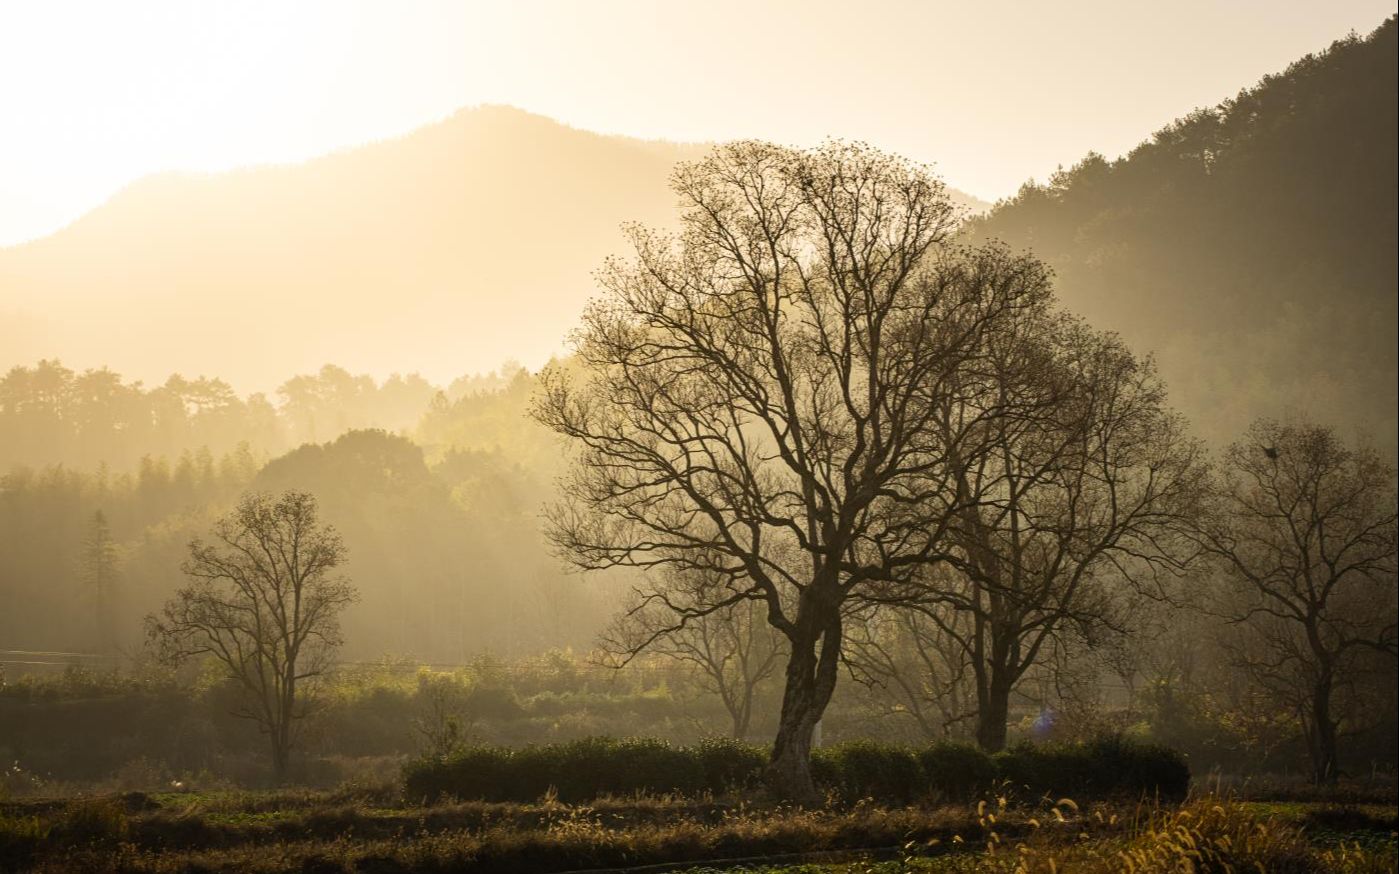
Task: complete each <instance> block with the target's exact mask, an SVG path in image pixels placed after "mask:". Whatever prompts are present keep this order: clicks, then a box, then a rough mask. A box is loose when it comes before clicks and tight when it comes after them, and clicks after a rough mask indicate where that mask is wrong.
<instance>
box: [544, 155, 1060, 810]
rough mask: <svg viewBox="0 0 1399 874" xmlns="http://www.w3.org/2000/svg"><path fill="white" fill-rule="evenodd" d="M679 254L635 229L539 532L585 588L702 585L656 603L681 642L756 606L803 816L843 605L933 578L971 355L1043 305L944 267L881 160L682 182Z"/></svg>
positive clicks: (937, 240) (1011, 278) (988, 265)
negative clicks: (955, 412) (779, 673)
mask: <svg viewBox="0 0 1399 874" xmlns="http://www.w3.org/2000/svg"><path fill="white" fill-rule="evenodd" d="M673 187H674V190H675V192H676V194H677V195H678V196H679V198H680V200H681V203H682V212H681V225H682V230H681V232H680V233H679V235H678V237H670V236H665V235H660V234H656V233H652V232H648V231H646V230H644V229H641V228H633V229H631V238H632V242H633V244H634V247H635V250H636V257H635V259H634V260H631V261H618V260H612V261H609V262H608V264H607V265H606V266H605V268H604V269H603V270H602V271H601V276H600V280H601V285H602V286H603V288H604V290H605V294H604V295H603V296H602V297H601V298H600V299H598V300H596V301H595V302H593V303H592V304H591V305H590V306H589V307H588V309H587V310H586V313H585V315H584V317H583V323H582V327H581V329H580V330H579V331H578V332H577V335H576V347H577V351H578V356H579V358H580V360H581V361H582V363H583V365H584V367H585V368H586V371H587V374H588V375H587V376H586V378H583V379H579V380H572V379H569V378H568V375H567V374H566V373H565V372H563V371H561V370H556V371H553V372H549V373H546V374H545V375H544V377H543V379H542V392H541V394H540V396H539V397H538V399H537V402H536V409H535V415H536V417H537V418H538V420H539V421H541V422H542V423H544V424H545V425H546V426H548V427H550V428H551V429H553V430H554V431H556V432H557V433H559V434H561V435H563V436H564V437H566V438H569V440H570V442H571V444H572V445H573V446H574V447H575V448H576V450H577V455H576V458H575V459H574V461H575V464H574V466H573V472H572V474H571V476H570V478H569V479H568V480H566V482H565V484H564V486H565V488H564V492H565V498H564V499H563V500H562V502H561V503H560V504H559V505H558V506H556V507H555V508H553V510H552V512H551V525H550V534H551V536H552V538H553V540H554V542H555V543H556V544H557V545H558V546H559V547H560V550H561V552H562V553H563V554H564V555H566V556H567V557H568V558H569V559H570V560H571V561H573V562H574V563H576V564H577V565H578V566H580V567H582V568H585V569H597V568H610V567H618V566H625V567H639V568H643V569H648V570H661V571H663V570H667V569H672V570H673V569H678V570H681V571H694V572H698V573H701V574H703V575H705V576H706V578H708V579H712V580H713V581H714V583H713V584H712V585H709V586H705V587H701V588H699V589H694V588H690V587H686V588H684V589H682V590H679V591H677V590H673V589H671V588H669V587H668V586H667V585H666V581H667V580H668V579H672V577H671V576H670V575H669V574H666V573H653V574H650V575H648V576H649V578H650V579H651V580H652V585H653V589H652V591H651V592H650V593H649V598H650V600H651V601H652V602H653V603H655V604H658V605H661V606H662V607H663V608H664V609H665V610H667V611H669V612H670V613H671V615H672V616H673V617H674V623H675V625H676V626H680V625H683V624H684V623H686V622H688V621H691V620H693V619H695V618H698V617H701V616H705V615H707V614H710V613H713V612H717V611H721V610H725V609H728V608H730V607H732V606H733V605H735V604H740V603H742V602H746V601H757V602H759V603H760V604H762V606H763V608H764V610H765V611H766V616H767V621H768V622H769V623H770V624H771V625H772V626H773V627H774V628H776V629H777V630H778V631H779V632H780V633H781V634H782V635H783V636H784V637H785V638H786V642H787V649H788V652H789V659H788V662H787V666H786V672H785V676H784V690H783V698H782V709H781V716H780V721H779V727H778V730H777V735H776V738H775V742H774V745H773V750H772V759H771V763H770V766H769V772H768V773H769V782H770V785H772V787H773V788H774V789H775V790H776V791H777V792H779V793H780V794H783V795H786V796H788V797H792V798H797V799H803V800H807V799H813V798H815V796H816V792H815V786H814V784H813V783H812V780H811V772H810V749H811V740H812V733H813V730H814V728H815V725H816V723H817V721H818V720H819V719H820V717H821V714H822V712H823V711H824V709H825V707H826V705H827V703H828V702H829V701H830V698H831V694H832V692H833V690H834V689H835V685H836V679H837V674H838V667H839V664H840V660H841V653H842V648H843V640H844V634H843V627H842V621H843V611H844V610H845V608H846V606H847V605H848V604H849V603H850V602H851V601H852V600H858V599H861V598H863V597H865V596H866V595H867V594H869V593H872V592H873V591H874V590H877V589H882V588H886V587H890V586H894V585H896V584H898V583H901V582H903V581H906V580H909V579H911V578H912V577H913V576H914V575H916V573H917V571H918V569H919V568H921V567H922V566H924V565H926V564H927V563H929V562H931V561H936V560H938V559H939V558H940V557H941V556H942V553H943V549H944V536H943V535H944V533H945V531H946V529H947V527H948V525H949V523H950V522H951V521H952V518H953V516H954V515H955V514H956V512H957V510H958V509H959V507H958V504H957V495H956V487H955V482H954V479H953V476H952V467H951V465H950V462H951V461H952V460H953V459H958V458H966V457H972V456H974V455H975V454H976V453H977V452H978V451H979V450H978V445H979V444H980V443H981V442H982V441H983V440H984V439H985V437H984V435H985V431H986V422H987V420H989V419H992V418H994V417H995V416H996V415H997V411H996V410H994V409H977V410H970V411H968V413H967V415H965V416H964V417H962V418H961V419H960V420H958V421H957V422H956V423H955V424H953V423H951V422H949V421H948V418H947V417H946V416H945V412H946V409H947V407H948V406H949V405H954V406H955V405H956V401H957V395H958V393H960V392H964V391H969V390H972V388H971V387H972V385H973V384H974V383H975V374H976V373H977V372H978V371H979V370H980V369H981V361H980V359H981V358H982V356H983V354H984V353H983V351H982V347H983V345H984V344H983V343H982V342H981V338H982V336H983V335H984V334H986V333H988V332H994V331H996V330H998V329H999V328H998V325H1000V323H1001V322H1002V321H1004V320H1006V319H1008V318H1010V317H1012V316H1013V314H1014V313H1016V312H1017V311H1019V310H1022V309H1026V308H1034V307H1043V306H1046V305H1047V302H1048V298H1049V292H1048V279H1047V275H1046V271H1045V269H1044V268H1043V267H1042V266H1041V265H1040V264H1039V263H1038V262H1036V261H1034V260H1031V259H1027V258H1018V257H1012V256H1011V255H1010V254H1008V253H1007V252H1005V251H1004V250H1003V249H1000V248H997V247H986V248H981V249H975V250H964V249H959V248H954V247H952V246H949V245H948V244H947V237H948V234H949V232H950V231H951V229H952V228H953V225H954V221H955V214H954V209H953V206H952V204H951V202H950V201H949V199H948V197H947V195H946V192H945V190H944V188H943V186H942V184H941V183H940V182H938V181H937V180H935V179H934V178H933V177H931V176H930V175H929V174H928V173H927V172H925V171H924V170H922V169H921V168H919V167H916V166H911V165H909V164H907V163H905V162H903V161H901V160H898V159H896V158H893V157H890V156H887V155H884V154H881V153H879V152H877V151H874V150H872V149H869V148H865V147H861V146H851V145H842V144H832V145H828V146H826V147H823V148H821V149H818V150H814V151H796V150H791V149H786V148H781V147H777V146H773V145H769V144H764V143H756V142H745V143H737V144H731V145H726V146H722V147H719V148H718V149H716V150H715V151H714V153H713V154H712V155H711V156H710V157H709V158H708V159H706V160H703V161H700V162H698V163H694V164H689V165H683V166H681V167H680V168H679V169H677V171H676V172H675V174H674V177H673Z"/></svg>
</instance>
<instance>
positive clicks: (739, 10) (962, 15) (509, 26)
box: [0, 0, 1392, 303]
mask: <svg viewBox="0 0 1399 874" xmlns="http://www.w3.org/2000/svg"><path fill="white" fill-rule="evenodd" d="M1390 11H1392V4H1390V3H1386V2H1383V0H1344V2H1335V3H1304V4H1278V3H1271V2H1239V3H1228V4H1220V3H1213V2H1202V0H1191V2H1183V3H1173V4H1153V5H1151V6H1141V5H1123V4H1120V3H1116V2H1081V3H1074V4H1067V5H1064V6H1062V7H1060V6H1051V5H1048V4H1038V3H1036V4H1032V3H1008V2H1000V3H985V4H969V3H948V2H937V3H915V2H888V0H882V2H875V3H860V4H851V3H834V2H826V0H822V2H815V3H800V2H790V0H782V2H770V3H744V2H733V0H722V2H714V3H705V4H693V5H691V4H683V5H682V4H678V3H656V2H642V0H630V2H611V0H599V2H538V0H525V2H479V3H478V2H469V3H468V2H462V3H448V2H443V3H432V2H402V3H371V2H358V0H357V2H305V3H268V2H250V3H237V4H233V3H229V4H214V3H206V4H192V3H181V2H167V3H161V2H146V3H131V4H126V3H121V4H116V3H101V2H92V3H73V2H45V3H9V4H5V5H4V6H3V7H0V81H3V82H4V83H5V85H4V87H3V88H0V117H3V118H5V119H6V120H7V121H6V126H5V127H6V130H5V135H4V136H3V137H0V246H3V245H7V244H13V243H18V242H21V241H24V240H27V239H32V238H35V237H38V236H42V235H44V234H46V233H49V232H51V231H53V230H55V229H56V228H58V227H60V226H62V225H64V224H66V223H67V222H70V221H72V220H73V219H75V218H77V217H78V216H79V215H81V214H82V213H84V212H86V211H87V210H89V209H91V208H93V207H94V206H96V205H98V204H99V203H101V202H102V201H103V200H105V199H106V198H107V197H109V196H110V195H111V194H112V193H113V192H115V191H116V190H118V189H119V188H121V187H122V186H124V185H126V184H129V183H131V182H132V181H134V180H136V179H138V178H140V177H142V176H145V175H147V174H150V173H156V172H160V171H166V170H196V171H212V170H223V169H228V168H232V167H238V166H244V165H250V164H261V163H268V162H274V163H275V162H291V161H300V160H304V159H306V158H310V157H312V156H315V155H318V154H322V153H325V152H329V151H333V150H336V149H340V148H346V147H350V146H354V145H358V144H361V143H364V142H367V141H372V140H376V139H381V138H385V137H392V136H398V135H402V134H404V133H406V132H408V131H409V130H411V129H413V128H415V127H418V126H420V125H423V124H426V123H429V122H432V121H435V120H438V119H441V118H445V117H446V116H448V115H450V114H451V113H452V112H453V111H455V110H457V109H459V108H461V107H463V106H470V105H475V104H481V103H497V104H508V105H512V106H518V107H520V108H522V109H525V110H528V111H531V112H536V113H540V114H542V115H546V116H549V117H551V118H555V119H557V120H559V121H562V122H564V123H567V124H570V125H573V126H575V127H580V128H584V129H587V130H592V131H599V132H604V133H618V134H625V135H628V136H633V137H640V138H646V139H657V138H659V139H669V140H677V141H689V142H712V141H718V140H726V139H732V138H739V137H760V138H764V139H769V140H773V141H777V142H784V143H791V144H795V145H810V144H814V143H816V142H818V141H820V140H822V139H824V138H826V137H828V136H840V137H843V138H847V139H860V140H865V141H868V142H870V143H873V144H875V145H878V146H880V147H883V148H888V149H891V150H894V151H897V152H900V153H902V154H905V155H908V156H910V157H912V158H915V159H917V160H921V161H927V162H934V163H935V164H936V166H937V169H938V171H939V172H940V173H942V174H943V175H944V176H945V178H946V179H947V180H948V182H949V183H950V184H951V185H953V186H955V187H958V188H960V189H962V190H965V191H967V192H968V193H970V194H973V195H975V196H977V197H980V198H982V199H985V200H995V199H997V198H1000V197H1003V196H1006V195H1009V194H1012V193H1014V192H1015V190H1016V189H1017V187H1018V186H1019V185H1020V184H1021V183H1022V182H1024V181H1025V180H1027V179H1029V178H1031V177H1035V178H1040V179H1043V178H1044V177H1045V176H1046V175H1047V174H1048V173H1050V172H1051V171H1052V170H1053V169H1054V168H1055V166H1057V165H1059V164H1070V163H1073V162H1074V161H1076V160H1078V159H1079V158H1080V157H1082V155H1083V154H1084V153H1085V152H1087V151H1089V150H1090V149H1096V150H1098V151H1100V152H1103V153H1105V154H1107V155H1109V156H1110V157H1111V156H1114V155H1116V154H1117V153H1119V152H1121V151H1123V150H1125V149H1128V148H1130V147H1131V146H1133V145H1135V144H1136V143H1137V142H1138V141H1139V140H1140V139H1141V136H1142V134H1143V132H1145V131H1149V130H1153V129H1155V128H1156V127H1158V126H1159V125H1161V124H1163V123H1164V122H1166V121H1168V120H1169V119H1171V118H1175V117H1177V116H1180V115H1183V114H1185V113H1186V112H1188V111H1189V110H1191V109H1192V108H1195V107H1197V106H1208V105H1212V104H1214V103H1216V102H1217V101H1219V100H1220V99H1223V98H1225V97H1228V96H1231V95H1232V94H1233V93H1234V92H1235V91H1237V89H1238V88H1239V87H1240V86H1241V85H1244V84H1248V83H1251V82H1253V81H1255V80H1256V79H1257V78H1258V77H1259V76H1261V75H1263V74H1264V73H1267V72H1270V71H1274V70H1277V69H1280V68H1281V67H1282V66H1285V65H1286V64H1287V63H1288V62H1289V61H1290V60H1292V59H1294V58H1296V57H1298V56H1300V55H1302V54H1305V53H1307V52H1311V51H1318V50H1320V49H1323V48H1325V46H1326V45H1327V44H1328V43H1329V42H1330V41H1331V40H1333V39H1338V38H1340V37H1343V36H1345V35H1346V33H1347V32H1349V31H1350V30H1352V29H1354V30H1357V31H1361V32H1365V31H1368V30H1369V29H1371V28H1373V27H1374V26H1375V25H1376V24H1377V23H1378V22H1379V21H1380V20H1381V19H1382V18H1383V17H1384V16H1385V15H1387V14H1389V12H1390ZM1031 131H1033V133H1031ZM0 303H3V302H0Z"/></svg>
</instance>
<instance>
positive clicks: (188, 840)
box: [0, 789, 1395, 874]
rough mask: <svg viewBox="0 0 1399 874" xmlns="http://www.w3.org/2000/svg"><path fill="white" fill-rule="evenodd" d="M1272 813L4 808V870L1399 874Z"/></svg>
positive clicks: (361, 801) (1366, 847)
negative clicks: (720, 864)
mask: <svg viewBox="0 0 1399 874" xmlns="http://www.w3.org/2000/svg"><path fill="white" fill-rule="evenodd" d="M1276 808H1277V809H1270V808H1268V806H1266V805H1264V806H1260V805H1256V804H1245V803H1238V802H1229V801H1220V800H1216V799H1213V798H1204V799H1198V800H1195V801H1192V802H1190V803H1188V804H1186V805H1184V806H1180V807H1176V806H1162V805H1158V804H1147V803H1143V804H1138V805H1123V804H1120V803H1118V804H1085V805H1084V807H1083V809H1080V807H1079V805H1077V804H1075V803H1074V802H1072V801H1070V800H1068V799H1062V800H1060V801H1058V802H1056V803H1049V802H1026V803H1017V802H1015V801H1014V800H1013V799H1007V798H995V799H991V800H988V801H984V802H982V803H980V804H979V805H977V806H976V807H970V808H969V807H965V806H957V807H938V808H926V807H903V808H885V807H880V806H877V805H875V804H872V803H869V802H863V803H858V804H854V805H832V806H829V807H826V808H823V809H819V810H797V809H791V808H785V807H772V806H751V805H747V804H744V803H742V802H740V801H735V800H727V799H710V798H699V799H686V798H677V797H642V798H625V799H623V798H614V799H600V800H599V801H597V802H594V803H592V804H588V805H568V804H560V803H558V802H557V801H552V800H547V799H546V800H542V801H540V802H537V803H533V804H489V803H481V802H477V803H465V804H445V805H437V806H433V807H410V806H403V805H401V804H400V803H399V802H398V801H397V800H396V799H395V798H394V797H393V795H392V792H391V791H390V790H388V789H379V790H373V789H371V790H363V789H362V790H355V791H347V792H340V793H311V792H278V793H222V794H217V795H209V796H197V795H188V796H157V797H154V798H151V797H147V796H140V795H127V796H109V797H103V798H93V799H79V800H70V801H65V802H61V803H60V802H50V803H43V802H33V803H30V804H27V805H16V804H14V803H11V804H9V805H7V806H6V807H5V809H4V811H3V813H0V870H11V869H13V870H35V871H47V872H57V871H70V870H84V871H94V872H103V871H113V872H115V871H121V872H176V871H179V872H192V871H209V872H212V871H251V872H283V871H324V872H351V871H354V872H359V871H372V872H439V871H441V872H445V871H462V870H470V871H481V872H505V871H509V872H520V874H525V872H545V871H567V870H578V869H589V868H627V867H633V866H641V865H648V864H655V863H662V862H664V863H690V864H694V865H700V864H702V863H705V862H710V861H712V860H724V859H736V858H754V857H758V858H766V859H775V858H779V857H782V856H784V855H785V854H792V853H799V852H810V851H856V850H866V849H869V848H883V849H884V851H885V852H883V853H880V854H875V855H872V856H870V857H869V858H868V860H867V861H862V862H846V863H840V864H831V863H828V862H823V863H821V864H819V865H804V866H801V867H799V868H787V869H779V868H772V869H770V870H773V871H777V870H787V871H813V872H814V871H840V872H850V874H854V872H863V871H870V872H885V871H887V872H891V874H892V872H894V871H905V870H907V871H929V872H953V871H1000V872H1023V874H1038V872H1054V874H1058V872H1063V871H1083V872H1089V874H1097V872H1119V871H1130V872H1133V874H1148V872H1163V874H1164V872H1224V871H1259V870H1261V871H1265V872H1274V871H1276V872H1322V871H1341V872H1355V874H1361V872H1367V874H1368V872H1377V871H1393V870H1394V866H1395V851H1394V846H1395V844H1394V831H1393V826H1394V822H1393V817H1394V808H1393V807H1392V806H1388V807H1373V808H1367V809H1363V810H1362V809H1359V808H1355V809H1351V808H1328V807H1322V808H1308V807H1305V806H1298V805H1295V804H1289V805H1278V806H1276ZM1319 838H1320V839H1319ZM890 856H892V857H893V858H889V857H890Z"/></svg>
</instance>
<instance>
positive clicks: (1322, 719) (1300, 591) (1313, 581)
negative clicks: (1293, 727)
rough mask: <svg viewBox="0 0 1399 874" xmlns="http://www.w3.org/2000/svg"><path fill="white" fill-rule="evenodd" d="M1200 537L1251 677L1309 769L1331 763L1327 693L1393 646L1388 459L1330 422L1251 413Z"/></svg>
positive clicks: (1335, 767)
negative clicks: (1302, 748) (1217, 573)
mask: <svg viewBox="0 0 1399 874" xmlns="http://www.w3.org/2000/svg"><path fill="white" fill-rule="evenodd" d="M1212 498H1213V500H1212V506H1211V512H1210V513H1209V514H1208V515H1206V516H1204V517H1203V524H1201V526H1200V527H1199V532H1198V536H1199V542H1200V544H1201V545H1202V546H1203V547H1204V548H1205V549H1206V550H1207V551H1208V552H1209V553H1210V554H1211V555H1213V556H1214V557H1215V558H1216V559H1218V562H1219V568H1220V570H1221V572H1222V574H1223V575H1224V578H1225V579H1226V580H1227V581H1228V583H1229V585H1228V587H1227V588H1226V589H1225V590H1224V591H1223V592H1222V593H1221V597H1220V599H1219V605H1218V608H1217V609H1219V610H1220V611H1221V612H1222V613H1223V614H1224V615H1225V616H1226V617H1227V618H1228V619H1229V620H1230V621H1231V622H1232V623H1233V624H1234V627H1235V628H1236V629H1237V631H1238V633H1239V638H1238V639H1237V640H1236V641H1234V642H1233V645H1232V646H1231V649H1232V651H1233V653H1234V655H1235V657H1236V658H1237V660H1238V662H1239V663H1240V664H1241V665H1242V666H1243V667H1244V668H1245V669H1246V670H1247V671H1248V672H1249V674H1250V675H1251V676H1252V677H1253V679H1254V681H1255V682H1256V683H1258V684H1259V685H1260V686H1261V687H1262V688H1264V689H1266V690H1267V691H1268V692H1269V693H1270V694H1271V695H1274V696H1276V697H1277V698H1278V699H1279V700H1283V701H1288V702H1291V703H1292V704H1293V705H1294V706H1295V708H1296V711H1297V716H1298V719H1299V721H1300V723H1301V726H1302V731H1303V735H1304V737H1305V739H1306V742H1307V749H1308V752H1309V753H1310V756H1311V766H1312V776H1313V779H1314V780H1315V781H1316V782H1318V783H1330V782H1333V781H1335V780H1336V778H1337V776H1338V775H1339V773H1340V765H1339V762H1338V758H1337V738H1338V735H1339V733H1340V730H1341V723H1342V715H1341V714H1340V713H1338V712H1337V708H1336V703H1337V701H1336V699H1337V697H1338V696H1339V695H1340V694H1341V693H1342V692H1343V691H1344V689H1345V688H1346V687H1348V686H1349V685H1350V684H1352V683H1354V682H1355V681H1356V680H1357V679H1359V678H1360V676H1361V675H1362V674H1363V673H1364V672H1365V670H1366V668H1367V663H1368V664H1371V665H1372V664H1373V663H1374V662H1375V660H1376V657H1379V658H1382V659H1387V660H1388V662H1389V665H1390V666H1392V665H1393V663H1394V659H1395V656H1396V637H1395V625H1396V622H1395V616H1396V603H1395V602H1396V583H1395V579H1396V576H1395V572H1396V568H1395V553H1396V547H1395V544H1396V532H1395V526H1396V509H1395V508H1396V500H1395V470H1394V467H1393V466H1392V465H1391V464H1389V463H1388V462H1386V461H1385V460H1384V459H1383V458H1382V457H1381V456H1380V455H1379V453H1377V452H1376V451H1374V450H1373V449H1370V448H1367V447H1362V448H1350V447H1347V446H1345V445H1344V444H1343V443H1342V442H1341V440H1340V439H1338V438H1337V436H1336V434H1335V433H1334V432H1333V431H1331V430H1330V429H1328V428H1325V427H1321V426H1318V425H1312V424H1304V423H1297V424H1284V423H1279V422H1275V421H1269V420H1263V421H1260V422H1257V423H1255V424H1254V425H1253V426H1252V427H1251V428H1250V429H1249V431H1248V433H1247V435H1246V436H1245V437H1244V439H1243V440H1242V441H1240V442H1238V443H1235V444H1234V445H1232V446H1230V447H1229V449H1228V450H1227V451H1226V452H1225V455H1224V465H1223V471H1222V474H1221V476H1220V478H1219V481H1218V483H1217V485H1216V487H1215V489H1214V490H1213V494H1212Z"/></svg>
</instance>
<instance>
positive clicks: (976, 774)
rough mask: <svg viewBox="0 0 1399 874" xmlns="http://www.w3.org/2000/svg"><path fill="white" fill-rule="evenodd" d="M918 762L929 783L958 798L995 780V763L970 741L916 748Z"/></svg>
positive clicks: (971, 793)
mask: <svg viewBox="0 0 1399 874" xmlns="http://www.w3.org/2000/svg"><path fill="white" fill-rule="evenodd" d="M918 763H919V766H920V767H922V769H923V774H924V775H925V777H926V778H927V780H928V782H929V784H931V785H932V786H934V787H936V788H937V789H938V790H940V791H942V792H943V793H945V794H946V795H947V797H948V798H953V799H957V800H966V799H969V798H972V797H974V796H975V795H976V794H977V793H978V792H980V791H982V790H983V789H985V788H986V787H987V786H990V785H991V783H992V782H993V781H994V780H995V779H996V764H995V762H994V761H993V760H992V758H991V757H990V756H988V755H986V753H984V752H982V751H981V750H979V749H977V748H976V747H974V746H972V745H970V744H960V743H951V742H948V741H942V742H939V743H935V744H933V745H932V746H929V747H926V748H924V749H922V750H919V751H918Z"/></svg>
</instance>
